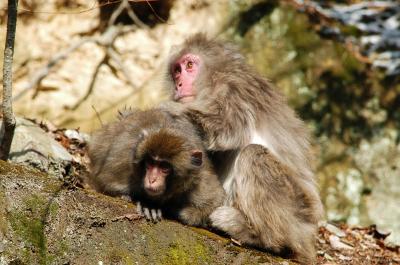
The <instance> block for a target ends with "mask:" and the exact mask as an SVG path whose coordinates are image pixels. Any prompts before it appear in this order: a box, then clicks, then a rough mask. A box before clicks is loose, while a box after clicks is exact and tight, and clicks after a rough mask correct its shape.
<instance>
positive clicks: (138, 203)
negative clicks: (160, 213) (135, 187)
mask: <svg viewBox="0 0 400 265" xmlns="http://www.w3.org/2000/svg"><path fill="white" fill-rule="evenodd" d="M136 211H137V213H138V214H140V215H143V209H142V204H141V203H140V202H137V203H136Z"/></svg>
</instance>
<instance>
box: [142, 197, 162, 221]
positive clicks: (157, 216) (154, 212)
mask: <svg viewBox="0 0 400 265" xmlns="http://www.w3.org/2000/svg"><path fill="white" fill-rule="evenodd" d="M136 211H137V212H138V214H140V215H142V216H144V217H146V220H147V221H152V222H154V223H157V222H158V221H161V220H162V212H161V209H151V208H148V207H146V206H143V205H142V203H141V202H137V204H136Z"/></svg>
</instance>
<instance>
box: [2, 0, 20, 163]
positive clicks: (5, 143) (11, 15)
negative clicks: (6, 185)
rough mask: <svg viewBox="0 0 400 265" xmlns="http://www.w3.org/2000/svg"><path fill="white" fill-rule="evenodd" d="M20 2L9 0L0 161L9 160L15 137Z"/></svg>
mask: <svg viewBox="0 0 400 265" xmlns="http://www.w3.org/2000/svg"><path fill="white" fill-rule="evenodd" d="M17 9H18V0H8V11H7V13H8V19H7V34H6V43H5V48H4V65H3V105H2V108H3V123H2V126H1V133H2V138H1V143H0V159H2V160H7V159H8V156H9V154H10V148H11V143H12V140H13V137H14V130H15V123H16V122H15V117H14V114H13V110H12V62H13V55H14V41H15V31H16V27H17Z"/></svg>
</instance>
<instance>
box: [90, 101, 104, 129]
mask: <svg viewBox="0 0 400 265" xmlns="http://www.w3.org/2000/svg"><path fill="white" fill-rule="evenodd" d="M92 109H93V110H94V113H96V117H97V119H98V120H99V122H100V126H101V127H103V126H104V124H103V121H102V120H101V117H100V113H99V112H98V111H97V109H96V108H95V107H94V106H93V105H92Z"/></svg>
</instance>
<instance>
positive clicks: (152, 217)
mask: <svg viewBox="0 0 400 265" xmlns="http://www.w3.org/2000/svg"><path fill="white" fill-rule="evenodd" d="M151 219H152V220H153V222H155V223H156V222H157V221H158V219H157V210H156V209H151Z"/></svg>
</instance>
